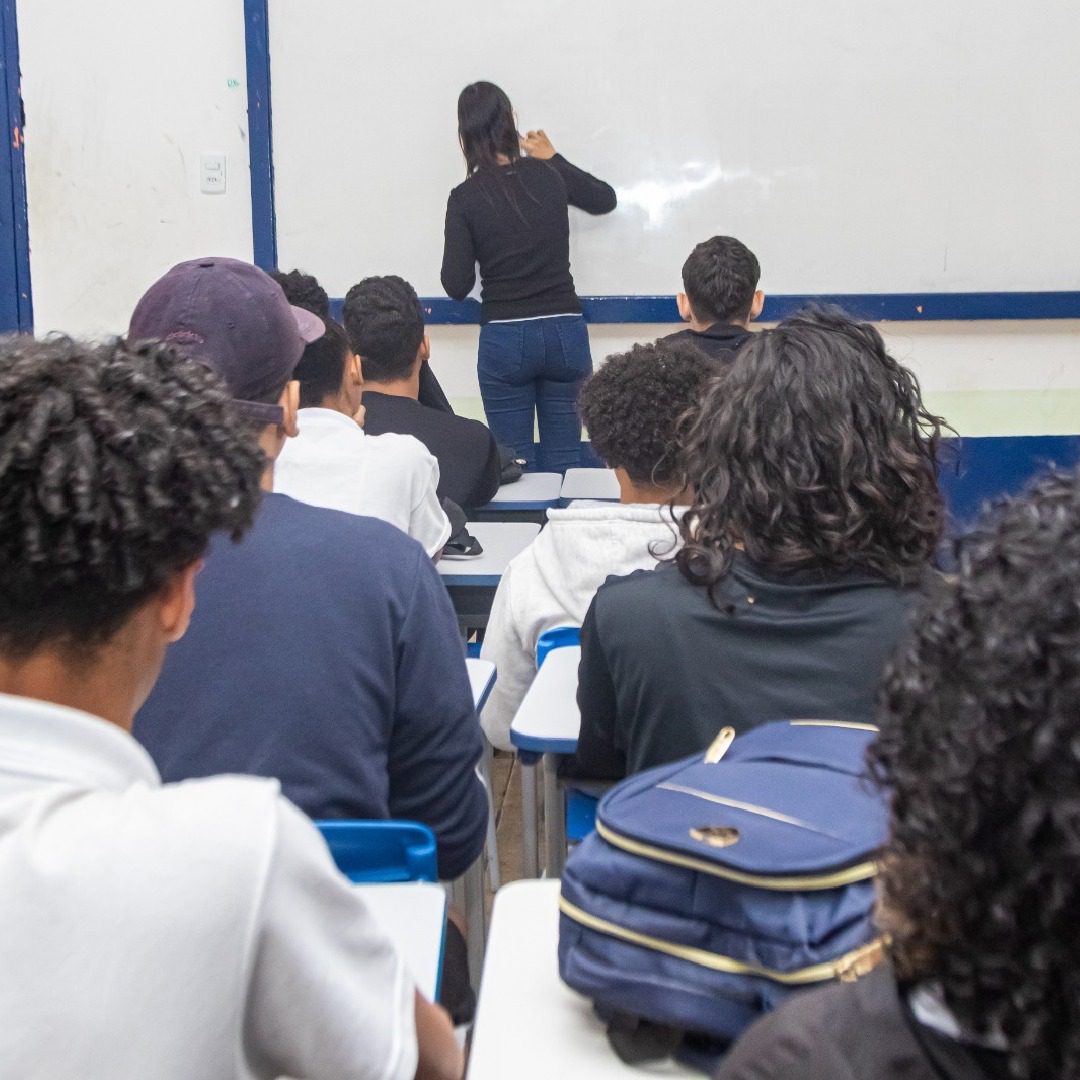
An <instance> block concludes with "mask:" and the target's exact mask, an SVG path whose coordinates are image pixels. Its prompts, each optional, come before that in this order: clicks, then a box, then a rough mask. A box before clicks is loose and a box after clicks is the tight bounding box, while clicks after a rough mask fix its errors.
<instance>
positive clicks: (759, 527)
mask: <svg viewBox="0 0 1080 1080" xmlns="http://www.w3.org/2000/svg"><path fill="white" fill-rule="evenodd" d="M942 425H943V421H942V420H941V419H940V418H939V417H936V416H932V415H930V414H929V413H928V412H927V411H926V409H925V408H924V407H923V403H922V399H921V398H920V395H919V384H918V382H917V380H916V379H915V376H914V375H912V373H911V372H910V371H908V370H907V369H906V368H905V367H903V366H901V365H900V364H898V363H897V362H896V361H895V360H894V359H892V357H890V356H889V355H888V353H887V352H886V351H885V345H884V342H883V341H882V339H881V336H880V335H879V334H878V332H877V331H876V330H875V329H874V328H873V327H872V326H869V325H866V324H859V323H855V322H852V321H850V320H849V319H847V318H845V317H844V316H843V315H842V314H840V313H838V312H835V311H831V310H829V311H810V312H807V313H805V314H802V315H798V316H795V317H794V318H791V319H788V320H787V321H786V322H784V323H781V325H780V326H779V327H778V328H777V329H776V330H774V331H771V332H770V333H768V334H759V335H755V337H754V338H753V339H752V340H751V341H749V342H747V344H746V345H744V346H743V347H742V349H740V350H739V353H738V356H736V358H735V359H734V361H733V362H732V364H731V365H730V367H728V368H727V369H726V370H725V371H724V372H723V374H721V375H720V376H719V377H718V378H716V379H714V380H713V381H712V382H711V383H710V384H709V388H708V390H707V391H706V393H705V394H704V396H703V400H702V402H701V407H700V409H699V411H698V412H697V414H696V416H695V417H694V418H693V422H692V424H691V425H690V427H689V429H688V430H687V431H686V433H685V436H684V438H683V461H684V465H683V476H682V478H681V479H680V481H679V482H680V483H685V484H686V485H687V486H688V487H689V488H690V491H691V496H690V506H689V508H688V509H687V511H686V514H685V516H684V517H683V518H682V519H681V522H680V531H681V533H682V537H683V540H684V546H683V547H682V548H681V550H680V551H679V552H678V553H677V554H676V555H675V558H674V560H672V561H670V562H666V563H665V564H663V565H662V566H661V567H659V568H658V569H657V570H656V571H653V572H647V573H640V572H639V573H636V574H631V575H630V576H628V577H623V578H619V579H617V580H614V581H610V582H608V583H607V584H606V585H604V586H603V587H602V588H601V589H600V590H599V592H598V593H597V594H596V598H595V599H594V600H593V602H592V605H591V606H590V608H589V612H588V614H587V615H586V617H585V622H584V625H583V627H582V657H581V668H580V674H579V686H578V703H579V705H580V707H581V736H580V739H579V741H578V745H577V753H576V756H575V757H574V758H573V759H570V760H569V761H568V762H567V763H566V774H567V775H573V776H577V777H591V778H596V779H618V778H620V777H622V776H625V775H627V774H628V773H633V772H637V771H639V770H641V769H644V768H648V767H649V766H652V765H660V764H663V763H664V762H667V761H673V760H676V759H677V758H681V757H683V756H685V755H688V754H693V753H696V752H697V751H699V750H704V749H705V748H706V747H707V746H708V745H709V743H710V742H712V740H713V739H714V738H715V736H716V733H717V732H718V731H719V730H720V728H722V727H725V726H727V725H730V726H732V727H734V728H735V730H736V731H742V730H745V729H747V728H749V727H753V726H754V725H756V724H760V723H764V722H765V721H767V720H779V719H785V718H786V719H790V718H794V717H827V718H830V719H833V720H852V721H866V720H870V719H872V718H873V713H874V691H875V688H876V686H877V682H878V678H879V677H880V674H881V670H882V667H883V666H884V663H885V661H886V659H887V658H888V656H889V653H890V652H891V650H892V648H893V646H894V644H895V643H896V641H897V639H898V638H899V637H900V635H901V634H902V633H903V631H904V628H905V626H906V623H907V617H908V611H909V609H910V608H911V605H912V603H913V600H914V597H915V586H917V585H918V584H919V582H920V580H921V579H922V578H923V576H924V575H925V574H926V573H927V572H929V571H928V567H929V563H930V560H931V559H932V557H933V555H934V553H935V550H936V548H937V545H938V542H939V540H940V538H941V534H942V527H943V524H944V510H943V505H942V498H941V495H940V493H939V491H938V486H937V472H936V466H937V450H938V443H939V440H940V436H941V428H942Z"/></svg>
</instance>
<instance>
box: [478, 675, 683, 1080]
mask: <svg viewBox="0 0 1080 1080" xmlns="http://www.w3.org/2000/svg"><path fill="white" fill-rule="evenodd" d="M545 666H546V665H545ZM558 941H559V882H558V881H515V882H513V883H512V884H510V885H507V886H505V887H504V888H502V889H501V890H500V891H499V893H498V895H497V896H496V897H495V907H494V911H493V913H492V923H491V934H490V936H489V938H488V946H487V957H486V959H485V962H484V976H483V980H482V981H481V984H480V998H479V1002H478V1005H477V1011H476V1023H475V1027H474V1029H473V1044H472V1054H471V1056H470V1059H469V1074H468V1075H469V1080H496V1078H498V1080H505V1078H507V1077H513V1078H514V1080H578V1078H579V1077H580V1078H582V1080H630V1078H632V1077H638V1080H641V1078H642V1077H649V1076H668V1077H690V1076H697V1077H699V1078H700V1076H701V1074H700V1073H695V1072H693V1071H692V1070H690V1069H688V1068H686V1067H685V1066H682V1065H678V1064H676V1063H675V1062H672V1061H665V1062H660V1063H657V1064H653V1065H645V1066H641V1065H638V1066H630V1065H624V1064H623V1063H622V1062H621V1061H620V1060H619V1059H618V1058H617V1057H616V1056H615V1052H614V1051H613V1050H612V1049H611V1047H610V1046H609V1045H608V1041H607V1036H606V1034H605V1032H604V1025H603V1024H602V1023H601V1022H600V1020H599V1019H598V1018H597V1016H596V1014H595V1013H594V1012H593V1009H592V1005H591V1004H590V1002H589V1001H588V1000H587V999H586V998H583V997H582V996H581V995H580V994H578V993H576V992H575V991H573V990H571V989H570V988H569V987H568V986H566V985H565V984H564V983H563V982H562V980H561V979H560V978H559V966H558Z"/></svg>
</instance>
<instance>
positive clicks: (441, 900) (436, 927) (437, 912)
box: [353, 881, 446, 1001]
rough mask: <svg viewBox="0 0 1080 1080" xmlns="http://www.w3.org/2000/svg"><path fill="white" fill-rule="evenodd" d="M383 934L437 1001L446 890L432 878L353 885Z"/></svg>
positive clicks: (426, 992)
mask: <svg viewBox="0 0 1080 1080" xmlns="http://www.w3.org/2000/svg"><path fill="white" fill-rule="evenodd" d="M353 887H354V888H355V889H356V890H357V891H358V892H359V893H360V895H361V896H362V897H363V898H364V902H365V903H366V904H367V906H368V910H369V911H370V912H371V914H372V916H373V917H374V919H375V921H376V922H377V923H378V924H379V926H380V927H382V930H383V933H385V934H386V936H387V937H388V938H389V939H390V940H391V941H392V942H393V943H394V945H395V946H396V947H397V950H398V953H399V954H400V955H401V957H402V959H403V960H404V961H405V966H406V967H407V968H408V969H409V973H410V974H411V975H412V977H413V981H414V982H415V983H416V988H417V989H418V990H419V991H420V993H422V994H423V995H424V997H426V998H427V999H428V1000H429V1001H434V1000H435V996H436V993H437V991H438V986H439V970H440V968H441V966H442V952H443V935H444V933H445V929H446V893H445V891H444V890H443V887H442V886H441V885H438V884H436V883H435V882H433V881H401V882H391V883H387V884H367V883H365V884H363V885H355V886H353Z"/></svg>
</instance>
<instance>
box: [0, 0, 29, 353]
mask: <svg viewBox="0 0 1080 1080" xmlns="http://www.w3.org/2000/svg"><path fill="white" fill-rule="evenodd" d="M0 73H2V76H3V78H2V81H0V109H2V111H3V116H4V120H5V124H4V142H5V145H6V150H5V151H4V152H3V153H0V332H4V333H6V332H8V331H12V330H22V331H26V332H29V331H31V330H33V328H34V309H33V303H32V300H31V294H30V239H29V236H30V230H29V225H28V222H27V213H26V157H25V147H24V141H23V122H24V121H23V106H22V92H21V90H20V87H19V34H18V23H17V20H16V15H15V0H0Z"/></svg>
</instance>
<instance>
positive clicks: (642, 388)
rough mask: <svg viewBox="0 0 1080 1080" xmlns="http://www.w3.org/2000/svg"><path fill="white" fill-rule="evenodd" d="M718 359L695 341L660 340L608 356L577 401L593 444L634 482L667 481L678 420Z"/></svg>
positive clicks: (673, 466)
mask: <svg viewBox="0 0 1080 1080" xmlns="http://www.w3.org/2000/svg"><path fill="white" fill-rule="evenodd" d="M720 370H721V365H720V362H719V361H717V360H714V359H713V358H711V357H709V356H706V355H705V354H704V353H702V352H701V351H700V350H699V349H697V348H696V347H695V346H694V345H691V344H689V343H684V342H681V341H664V340H663V339H661V340H660V341H657V342H655V343H654V344H652V345H635V346H634V347H633V348H632V349H631V350H630V351H629V352H626V353H616V354H615V355H613V356H609V357H608V358H607V360H605V361H604V364H603V365H602V366H601V368H600V369H599V370H598V371H597V372H596V374H595V375H592V376H591V377H590V378H589V379H588V381H587V382H586V383H585V385H584V387H583V388H582V391H581V397H580V399H579V401H578V408H579V410H580V412H581V419H582V420H583V421H584V423H585V426H586V427H587V428H588V429H589V439H590V441H591V444H592V448H593V450H595V451H596V453H597V454H598V455H599V457H600V458H601V460H602V461H603V462H604V463H605V464H606V465H608V466H609V467H611V468H613V469H614V468H622V469H625V470H626V472H627V474H628V475H629V476H630V479H631V480H635V481H637V483H639V484H654V485H656V486H657V487H669V486H670V485H671V484H672V483H673V482H674V480H675V478H676V475H677V473H678V460H679V441H678V423H679V420H680V419H682V417H683V416H684V415H685V414H686V413H687V412H689V411H690V410H691V409H693V408H694V407H695V406H696V405H697V404H698V402H699V401H700V400H701V395H702V393H703V392H704V390H705V386H706V384H707V383H708V381H709V379H710V378H712V377H713V376H714V375H716V374H718V373H719V372H720Z"/></svg>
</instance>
